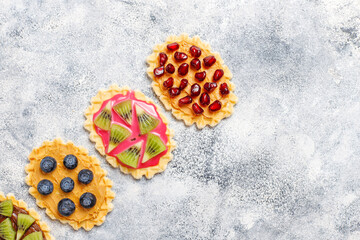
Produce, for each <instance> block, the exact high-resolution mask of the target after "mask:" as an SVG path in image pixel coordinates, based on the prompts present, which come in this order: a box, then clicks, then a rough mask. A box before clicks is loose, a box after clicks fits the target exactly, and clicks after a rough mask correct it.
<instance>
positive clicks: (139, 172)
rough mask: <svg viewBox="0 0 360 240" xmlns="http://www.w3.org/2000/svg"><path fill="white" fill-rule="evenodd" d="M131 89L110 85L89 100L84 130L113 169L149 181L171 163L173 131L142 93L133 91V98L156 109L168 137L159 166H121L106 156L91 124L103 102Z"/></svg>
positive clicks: (100, 140)
mask: <svg viewBox="0 0 360 240" xmlns="http://www.w3.org/2000/svg"><path fill="white" fill-rule="evenodd" d="M129 91H131V89H130V88H129V87H121V88H120V87H119V86H117V85H116V84H114V85H111V86H110V87H109V89H107V90H100V91H99V92H98V93H97V94H96V96H95V97H93V98H92V99H91V105H90V106H89V107H88V108H87V109H86V111H85V117H86V121H85V123H84V128H85V129H86V130H88V131H89V132H90V135H89V138H90V140H91V141H92V142H94V143H95V148H96V149H97V150H98V151H99V153H100V154H102V155H104V156H106V160H107V161H108V162H109V163H110V164H111V166H113V167H119V168H120V170H121V171H122V172H123V173H125V174H131V175H132V176H133V177H134V178H135V179H140V178H141V177H142V176H145V177H146V178H147V179H151V178H152V177H153V176H154V175H155V174H156V173H160V172H163V171H164V170H165V169H166V167H167V164H168V163H169V162H170V161H171V159H172V157H173V155H172V153H171V151H172V150H174V149H175V147H176V144H175V141H174V140H173V139H172V138H173V136H174V131H173V130H172V129H170V128H169V127H168V120H167V118H166V117H165V115H164V114H163V113H162V112H161V109H160V108H159V107H158V106H157V105H156V104H155V103H154V102H153V101H152V100H151V99H150V98H148V97H146V96H145V95H144V94H143V93H142V92H139V91H136V90H135V91H134V92H135V97H136V98H137V99H138V100H142V101H144V102H147V103H150V104H154V106H155V107H156V111H157V112H158V113H159V116H160V117H161V119H162V121H163V122H164V124H165V125H166V135H167V137H168V142H167V143H166V147H167V149H168V151H167V152H166V154H165V155H164V156H162V157H161V158H160V160H159V164H158V165H156V166H152V167H147V168H140V169H133V168H128V167H125V166H122V165H121V164H120V163H119V162H118V161H117V159H116V158H115V157H112V156H109V155H106V153H105V147H104V145H103V142H102V139H101V137H100V136H99V135H98V134H97V132H96V130H95V127H94V123H93V114H95V113H96V112H97V111H99V109H100V108H101V105H102V103H103V102H104V101H105V100H108V99H110V98H112V97H113V96H115V95H117V94H123V95H126V94H127V93H128V92H129Z"/></svg>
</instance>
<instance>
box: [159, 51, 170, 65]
mask: <svg viewBox="0 0 360 240" xmlns="http://www.w3.org/2000/svg"><path fill="white" fill-rule="evenodd" d="M167 59H168V57H167V55H166V54H165V53H163V52H161V53H159V62H160V66H164V65H165V63H166V61H167Z"/></svg>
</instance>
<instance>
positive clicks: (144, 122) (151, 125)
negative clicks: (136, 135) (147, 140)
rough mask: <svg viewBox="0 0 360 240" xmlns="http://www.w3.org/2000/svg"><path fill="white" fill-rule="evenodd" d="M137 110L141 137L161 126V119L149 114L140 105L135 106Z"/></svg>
mask: <svg viewBox="0 0 360 240" xmlns="http://www.w3.org/2000/svg"><path fill="white" fill-rule="evenodd" d="M135 108H136V115H137V119H138V122H139V128H140V134H141V135H144V134H147V133H148V132H150V131H151V130H153V129H155V128H156V127H157V126H158V125H159V123H160V121H159V119H157V118H155V117H154V116H152V115H150V114H148V113H147V112H145V110H144V109H143V108H142V107H140V106H138V105H135Z"/></svg>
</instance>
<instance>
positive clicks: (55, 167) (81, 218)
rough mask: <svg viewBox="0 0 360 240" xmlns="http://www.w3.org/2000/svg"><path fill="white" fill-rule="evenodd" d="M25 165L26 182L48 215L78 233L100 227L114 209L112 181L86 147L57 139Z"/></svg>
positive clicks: (30, 158) (47, 142)
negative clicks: (81, 229)
mask: <svg viewBox="0 0 360 240" xmlns="http://www.w3.org/2000/svg"><path fill="white" fill-rule="evenodd" d="M29 160H30V164H28V165H27V166H26V172H27V173H28V175H27V177H26V183H27V184H28V185H29V186H30V189H29V192H30V194H31V195H32V196H34V197H35V198H36V203H37V205H38V206H39V207H41V208H45V209H46V213H47V215H49V216H50V217H51V218H52V219H58V220H60V222H62V223H68V224H70V225H71V226H72V227H73V228H74V229H75V230H77V229H79V228H80V227H82V228H84V229H85V230H87V231H89V230H91V229H92V228H93V227H94V226H95V225H101V224H102V223H103V222H104V221H105V217H106V215H107V214H108V212H110V211H111V210H112V209H113V205H112V203H111V201H112V200H113V199H114V197H115V194H114V193H113V192H112V191H111V187H112V182H111V180H110V179H108V178H107V177H106V171H105V170H103V169H102V168H101V167H100V162H99V160H98V159H97V158H96V157H94V156H89V155H88V151H87V150H86V149H85V148H83V147H77V146H75V145H74V144H73V143H72V142H67V143H63V142H62V140H61V139H59V138H57V139H55V140H54V141H51V142H49V141H46V142H44V143H43V144H42V146H41V147H39V148H35V149H33V151H32V152H31V153H30V155H29Z"/></svg>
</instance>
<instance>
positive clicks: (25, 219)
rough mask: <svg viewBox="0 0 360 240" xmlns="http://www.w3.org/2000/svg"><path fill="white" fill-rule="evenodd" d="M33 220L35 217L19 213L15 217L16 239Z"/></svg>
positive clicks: (17, 239)
mask: <svg viewBox="0 0 360 240" xmlns="http://www.w3.org/2000/svg"><path fill="white" fill-rule="evenodd" d="M34 222H35V219H34V218H33V217H32V216H30V215H28V214H22V213H19V215H18V217H17V226H18V230H17V234H16V240H19V239H20V238H21V237H22V235H24V233H25V232H26V230H28V228H29V227H30V226H31V225H32V224H33V223H34Z"/></svg>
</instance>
